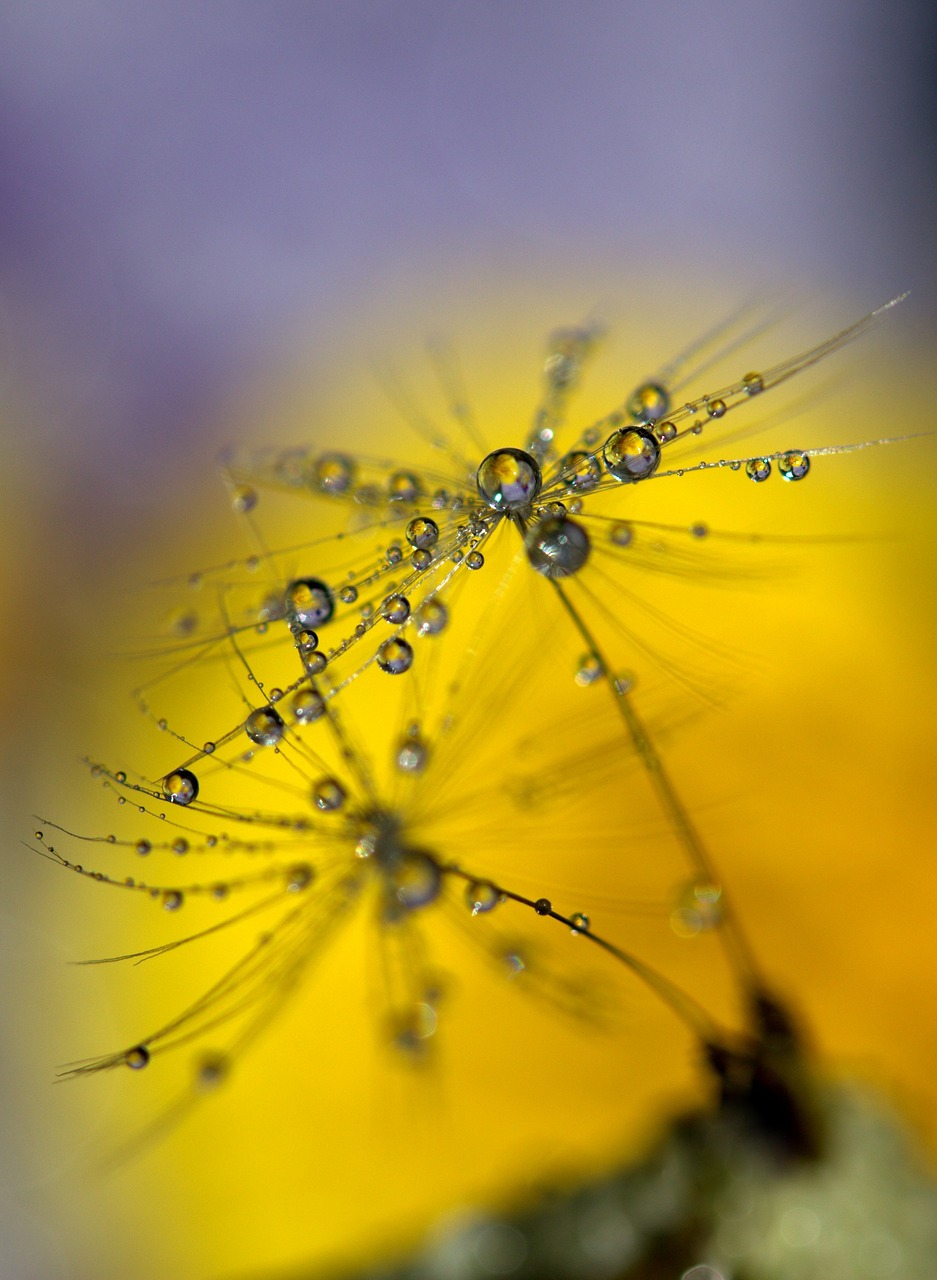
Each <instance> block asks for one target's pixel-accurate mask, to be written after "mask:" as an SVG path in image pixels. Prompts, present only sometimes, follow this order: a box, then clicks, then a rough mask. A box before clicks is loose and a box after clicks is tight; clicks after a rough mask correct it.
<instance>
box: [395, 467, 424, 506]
mask: <svg viewBox="0 0 937 1280" xmlns="http://www.w3.org/2000/svg"><path fill="white" fill-rule="evenodd" d="M387 491H388V494H389V495H390V500H391V502H416V501H417V499H418V498H419V497H420V495H421V493H422V490H421V488H420V482H419V480H418V479H417V477H416V476H415V475H414V474H413V472H412V471H395V472H394V474H393V475H392V476H391V477H390V479H389V480H388V482H387Z"/></svg>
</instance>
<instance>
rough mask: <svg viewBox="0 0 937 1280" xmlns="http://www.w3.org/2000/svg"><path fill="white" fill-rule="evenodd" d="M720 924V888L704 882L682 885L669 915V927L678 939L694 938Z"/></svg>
mask: <svg viewBox="0 0 937 1280" xmlns="http://www.w3.org/2000/svg"><path fill="white" fill-rule="evenodd" d="M721 923H722V888H721V887H720V886H719V885H717V884H712V883H710V882H709V881H706V880H697V881H693V882H691V883H690V884H687V885H684V886H683V887H682V888H681V889H680V890H679V892H678V893H677V896H676V900H675V903H674V909H673V911H671V913H670V927H671V929H673V931H674V933H675V934H676V935H677V936H678V937H679V938H695V937H696V936H697V934H700V933H707V932H709V930H711V929H716V928H718V927H719V925H720V924H721Z"/></svg>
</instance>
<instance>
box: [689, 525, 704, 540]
mask: <svg viewBox="0 0 937 1280" xmlns="http://www.w3.org/2000/svg"><path fill="white" fill-rule="evenodd" d="M690 533H691V535H692V536H693V537H694V538H706V537H708V536H709V525H708V524H702V523H697V524H691V525H690Z"/></svg>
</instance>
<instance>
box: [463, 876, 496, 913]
mask: <svg viewBox="0 0 937 1280" xmlns="http://www.w3.org/2000/svg"><path fill="white" fill-rule="evenodd" d="M500 901H501V894H500V893H499V892H498V890H497V889H496V888H495V887H494V885H493V884H489V883H488V882H487V881H486V880H473V881H472V882H471V884H468V885H466V887H465V903H466V906H467V907H468V909H469V910H470V911H471V913H472V915H473V916H480V915H485V914H486V913H487V912H489V911H493V910H494V909H495V907H496V906H497V905H498V903H499V902H500Z"/></svg>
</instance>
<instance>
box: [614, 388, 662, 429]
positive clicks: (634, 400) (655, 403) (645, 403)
mask: <svg viewBox="0 0 937 1280" xmlns="http://www.w3.org/2000/svg"><path fill="white" fill-rule="evenodd" d="M625 408H626V409H627V411H628V414H629V416H630V417H632V418H634V419H635V421H636V422H657V420H658V418H662V417H663V416H664V414H665V413H667V411H668V410H669V409H670V396H669V395H668V394H667V389H666V387H662V386H661V385H660V383H659V382H643V383H642V384H641V386H640V387H636V388H635V390H634V391H632V393H631V395H630V396H629V397H628V403H627V404H626V405H625Z"/></svg>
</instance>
